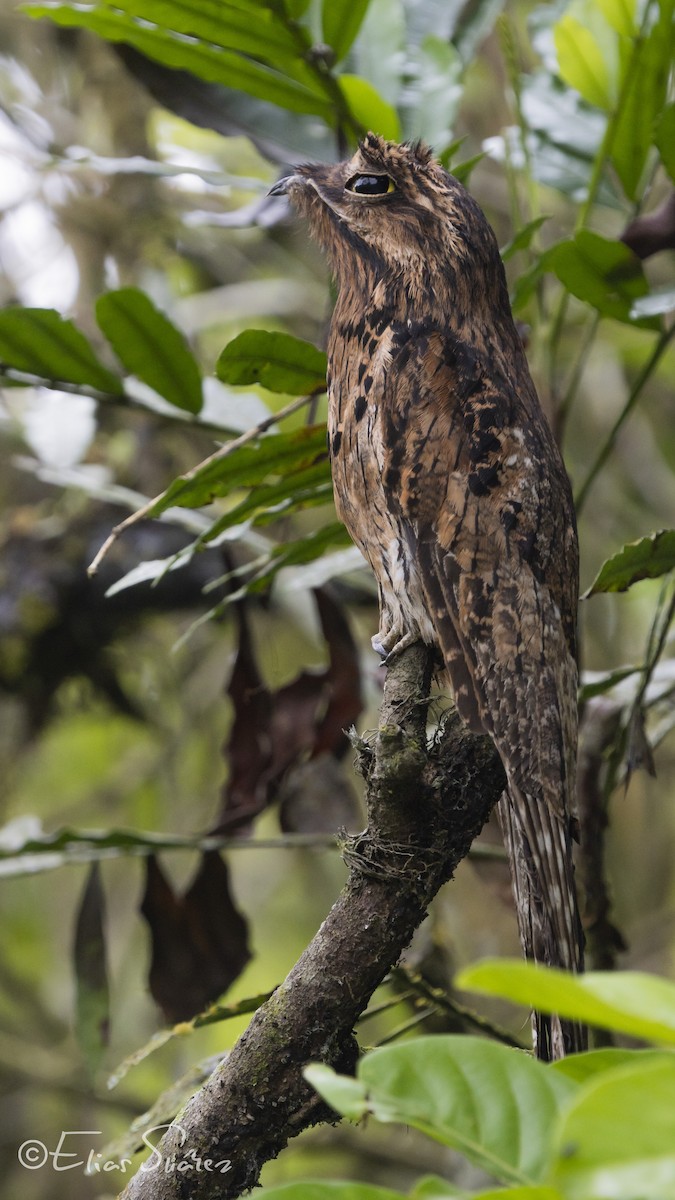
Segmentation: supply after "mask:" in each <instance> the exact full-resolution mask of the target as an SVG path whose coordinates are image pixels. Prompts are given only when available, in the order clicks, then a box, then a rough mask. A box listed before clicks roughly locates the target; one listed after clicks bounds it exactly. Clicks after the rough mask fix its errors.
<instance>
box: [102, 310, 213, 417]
mask: <svg viewBox="0 0 675 1200" xmlns="http://www.w3.org/2000/svg"><path fill="white" fill-rule="evenodd" d="M96 320H97V321H98V324H99V326H100V328H101V329H102V330H103V333H104V334H105V336H106V337H107V339H108V341H109V342H110V344H111V346H112V347H113V350H114V351H115V353H116V354H117V356H118V358H119V359H120V361H121V362H122V363H123V364H124V366H125V367H126V369H127V371H129V373H130V374H131V375H135V376H136V377H137V378H138V379H142V380H143V383H147V384H148V386H149V387H151V388H153V389H154V391H156V392H159V394H160V396H163V397H164V399H165V400H168V401H169V403H170V404H173V405H175V407H176V408H182V409H185V410H186V411H187V412H191V413H198V412H199V411H200V409H201V407H202V402H203V397H202V378H201V374H200V371H199V367H198V366H197V363H196V361H195V358H194V355H193V354H192V351H191V350H190V349H189V347H188V344H187V342H186V340H185V338H184V336H183V334H182V333H181V332H180V330H178V329H176V326H175V325H172V323H171V321H170V320H169V319H168V317H165V316H164V313H161V312H160V311H159V309H157V308H155V305H154V304H153V303H152V300H151V299H150V297H149V296H146V295H145V292H141V291H139V290H138V288H131V287H128V288H120V289H119V291H116V292H106V293H105V295H103V296H99V298H98V300H97V301H96Z"/></svg>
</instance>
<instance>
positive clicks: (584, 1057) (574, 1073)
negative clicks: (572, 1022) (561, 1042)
mask: <svg viewBox="0 0 675 1200" xmlns="http://www.w3.org/2000/svg"><path fill="white" fill-rule="evenodd" d="M661 1057H662V1053H661V1051H660V1050H617V1049H615V1048H614V1047H608V1048H607V1049H605V1050H588V1051H586V1052H585V1053H584V1054H568V1055H567V1057H566V1058H561V1059H559V1060H558V1061H557V1062H554V1063H552V1064H551V1070H552V1071H557V1072H559V1073H560V1074H562V1075H566V1076H567V1078H568V1079H574V1080H575V1081H576V1082H577V1083H586V1082H587V1081H588V1080H590V1079H594V1078H595V1076H596V1075H602V1074H604V1073H606V1072H607V1071H614V1070H616V1068H617V1067H627V1066H630V1065H631V1064H632V1063H635V1061H636V1060H637V1059H639V1061H640V1062H641V1063H644V1062H645V1061H646V1060H647V1059H649V1058H658V1059H659V1060H660V1059H661Z"/></svg>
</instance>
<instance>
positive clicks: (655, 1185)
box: [553, 1054, 675, 1200]
mask: <svg viewBox="0 0 675 1200" xmlns="http://www.w3.org/2000/svg"><path fill="white" fill-rule="evenodd" d="M636 1060H637V1061H636V1062H635V1063H634V1064H633V1065H632V1066H630V1067H622V1068H618V1069H617V1070H615V1071H609V1072H608V1073H607V1074H606V1075H604V1074H603V1075H601V1076H599V1077H598V1078H597V1079H595V1080H594V1081H593V1082H591V1083H589V1084H588V1085H587V1086H585V1087H583V1088H582V1089H580V1091H579V1092H578V1093H577V1096H576V1098H574V1099H573V1100H572V1103H571V1105H570V1107H569V1109H568V1111H567V1113H566V1114H564V1115H563V1118H562V1121H561V1124H560V1126H559V1129H558V1134H557V1139H556V1140H557V1145H558V1157H557V1162H556V1163H555V1166H554V1170H553V1180H554V1182H555V1183H556V1185H557V1186H558V1187H559V1189H560V1191H561V1192H562V1194H563V1196H564V1197H565V1200H636V1198H637V1197H648V1198H649V1200H673V1196H675V1056H673V1055H670V1054H669V1055H660V1056H659V1057H658V1058H654V1057H653V1056H650V1058H649V1060H648V1061H646V1062H644V1063H643V1062H640V1056H639V1055H636Z"/></svg>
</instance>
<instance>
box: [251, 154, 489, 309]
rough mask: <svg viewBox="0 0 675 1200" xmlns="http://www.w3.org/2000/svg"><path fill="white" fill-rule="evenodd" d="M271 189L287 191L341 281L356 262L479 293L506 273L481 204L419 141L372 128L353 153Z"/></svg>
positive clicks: (302, 169) (311, 166)
mask: <svg viewBox="0 0 675 1200" xmlns="http://www.w3.org/2000/svg"><path fill="white" fill-rule="evenodd" d="M272 191H273V193H274V194H276V195H279V194H282V193H285V194H287V195H288V196H289V198H290V200H291V202H292V204H293V205H294V207H295V208H296V209H297V211H298V212H299V213H300V215H301V216H303V217H304V218H305V219H306V220H307V222H308V224H309V227H310V231H311V233H312V234H313V236H314V237H315V238H316V239H317V240H318V241H319V243H320V244H321V245H322V246H323V247H324V249H325V250H326V251H327V253H328V256H329V258H330V261H331V265H332V267H333V270H334V272H335V274H336V276H337V278H338V282H340V283H342V282H343V281H344V280H347V281H349V280H350V279H351V278H352V277H353V274H354V271H355V269H357V268H358V265H359V263H360V264H362V265H363V266H365V267H366V268H368V267H370V269H371V272H370V273H372V274H374V275H375V276H376V277H378V276H379V277H381V276H382V275H384V274H386V275H387V276H389V277H392V276H398V277H405V278H406V279H410V277H411V276H417V277H419V278H420V286H427V287H428V285H429V279H430V277H431V278H437V279H439V281H440V280H445V281H446V282H447V284H448V287H449V291H450V292H452V291H454V290H456V289H457V288H458V287H459V288H460V289H461V290H466V289H467V287H471V289H472V290H473V289H474V288H476V289H478V290H479V291H480V292H481V294H483V295H484V293H485V288H486V287H489V288H490V290H491V291H492V290H494V287H495V286H497V285H498V284H497V281H498V280H499V279H501V278H503V273H502V271H501V263H500V260H499V252H498V249H497V243H496V240H495V237H494V234H493V232H492V230H491V228H490V226H489V225H488V223H487V221H486V219H485V217H484V216H483V213H482V211H481V209H480V208H479V207H478V205H477V204H476V202H475V200H473V199H472V197H471V196H470V195H469V193H468V192H467V191H466V189H465V188H464V187H462V185H461V184H460V183H459V181H458V180H456V179H454V178H453V176H452V175H449V174H448V173H447V171H445V170H443V168H442V167H441V165H440V164H439V163H438V162H437V161H436V160H435V159H434V158H433V155H432V152H431V150H430V149H429V148H428V147H427V146H425V145H424V144H423V143H422V142H413V143H403V144H399V143H397V142H386V141H384V140H383V139H382V138H380V137H377V136H376V135H375V134H372V133H369V134H368V135H367V136H366V137H365V138H364V139H363V141H362V142H361V144H360V146H359V148H358V150H357V151H356V153H355V154H354V156H353V157H352V158H350V159H348V160H346V161H345V162H339V163H329V164H321V163H318V164H317V163H307V164H303V165H302V166H298V167H296V168H295V169H294V171H293V173H292V174H291V175H289V176H288V177H287V178H285V179H282V180H281V181H280V182H279V183H278V184H276V185H275V187H274V188H273V189H272ZM495 267H497V271H496V275H495ZM422 279H424V280H425V283H424V285H422Z"/></svg>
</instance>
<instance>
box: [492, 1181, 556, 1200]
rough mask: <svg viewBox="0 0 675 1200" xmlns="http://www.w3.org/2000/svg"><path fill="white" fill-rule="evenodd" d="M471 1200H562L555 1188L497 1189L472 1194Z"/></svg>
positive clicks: (535, 1186)
mask: <svg viewBox="0 0 675 1200" xmlns="http://www.w3.org/2000/svg"><path fill="white" fill-rule="evenodd" d="M471 1200H563V1197H562V1193H561V1192H559V1191H558V1190H557V1188H552V1187H545V1186H541V1187H538V1186H537V1185H536V1184H535V1185H534V1186H533V1187H514V1188H499V1190H498V1191H489V1192H472V1193H471Z"/></svg>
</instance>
